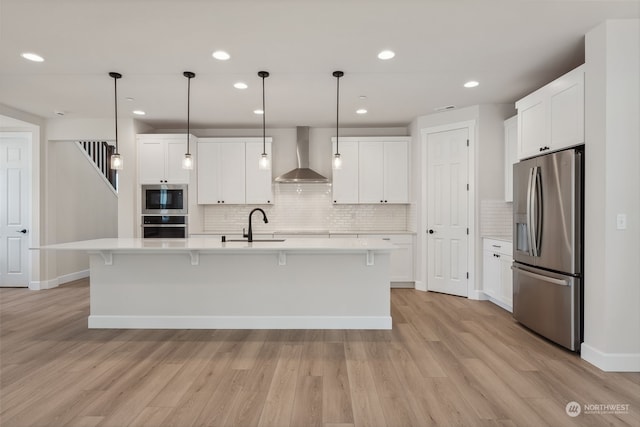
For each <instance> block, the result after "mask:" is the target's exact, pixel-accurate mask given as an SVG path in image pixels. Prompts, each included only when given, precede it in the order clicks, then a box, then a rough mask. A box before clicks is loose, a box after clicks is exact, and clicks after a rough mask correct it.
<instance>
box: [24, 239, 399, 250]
mask: <svg viewBox="0 0 640 427" xmlns="http://www.w3.org/2000/svg"><path fill="white" fill-rule="evenodd" d="M394 248H395V246H394V245H393V244H391V243H389V242H388V241H385V240H382V239H361V238H359V239H353V238H344V239H341V238H331V239H317V238H316V239H304V238H295V239H287V240H285V241H283V242H275V241H264V242H260V241H254V242H252V243H249V242H224V243H223V242H221V241H220V239H219V238H206V237H198V238H189V239H137V238H110V239H96V240H83V241H78V242H68V243H58V244H53V245H46V246H42V247H40V248H33V249H44V250H73V251H112V252H147V253H149V252H158V253H162V252H165V253H168V252H182V251H210V252H256V251H266V252H272V251H287V252H289V251H298V252H303V251H313V252H316V251H319V252H364V251H381V252H388V251H391V250H393V249H394Z"/></svg>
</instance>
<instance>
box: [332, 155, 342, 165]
mask: <svg viewBox="0 0 640 427" xmlns="http://www.w3.org/2000/svg"><path fill="white" fill-rule="evenodd" d="M333 169H342V156H340V153H336V154H334V155H333Z"/></svg>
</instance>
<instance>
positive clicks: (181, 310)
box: [41, 238, 394, 329]
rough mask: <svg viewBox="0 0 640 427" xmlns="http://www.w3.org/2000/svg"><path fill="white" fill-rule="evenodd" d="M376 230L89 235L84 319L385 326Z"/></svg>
mask: <svg viewBox="0 0 640 427" xmlns="http://www.w3.org/2000/svg"><path fill="white" fill-rule="evenodd" d="M393 248H394V247H393V245H392V244H390V243H389V242H386V241H384V240H382V239H340V238H332V239H288V240H284V241H273V240H268V241H254V242H251V243H249V242H246V241H242V242H233V241H228V242H221V241H220V240H219V239H209V238H189V239H123V238H114V239H97V240H87V241H80V242H70V243H61V244H55V245H49V246H45V247H42V248H41V249H44V250H59V251H64V250H73V251H85V252H87V253H88V254H89V258H90V315H89V322H88V323H89V328H141V329H391V314H390V284H389V257H390V254H391V251H392V250H393Z"/></svg>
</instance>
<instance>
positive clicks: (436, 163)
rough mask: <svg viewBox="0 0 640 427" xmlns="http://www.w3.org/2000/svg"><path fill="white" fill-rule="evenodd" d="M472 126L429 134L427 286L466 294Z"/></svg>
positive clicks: (432, 289)
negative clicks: (469, 147)
mask: <svg viewBox="0 0 640 427" xmlns="http://www.w3.org/2000/svg"><path fill="white" fill-rule="evenodd" d="M468 139H469V129H468V128H462V129H454V130H449V131H444V132H437V133H430V134H428V135H427V156H428V159H427V168H428V175H427V176H428V178H427V179H428V185H427V233H428V234H427V258H428V259H427V289H428V290H429V291H435V292H444V293H447V294H452V295H460V296H465V297H466V296H467V284H468V278H467V272H468V271H469V270H468V260H467V253H468V240H469V238H468V237H469V236H468V234H467V233H468V228H467V227H468V224H467V221H468V220H467V218H468V215H467V212H468V199H469V197H468V195H469V191H468V189H467V184H468V182H469V181H468V179H467V175H468V170H469V168H468V157H469V155H468V151H469V150H468V146H467V141H468Z"/></svg>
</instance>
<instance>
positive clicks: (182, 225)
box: [142, 224, 187, 228]
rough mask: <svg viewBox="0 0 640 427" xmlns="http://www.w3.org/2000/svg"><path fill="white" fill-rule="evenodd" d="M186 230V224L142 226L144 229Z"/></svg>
mask: <svg viewBox="0 0 640 427" xmlns="http://www.w3.org/2000/svg"><path fill="white" fill-rule="evenodd" d="M177 227H182V228H186V227H187V226H186V225H185V224H142V228H177Z"/></svg>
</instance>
